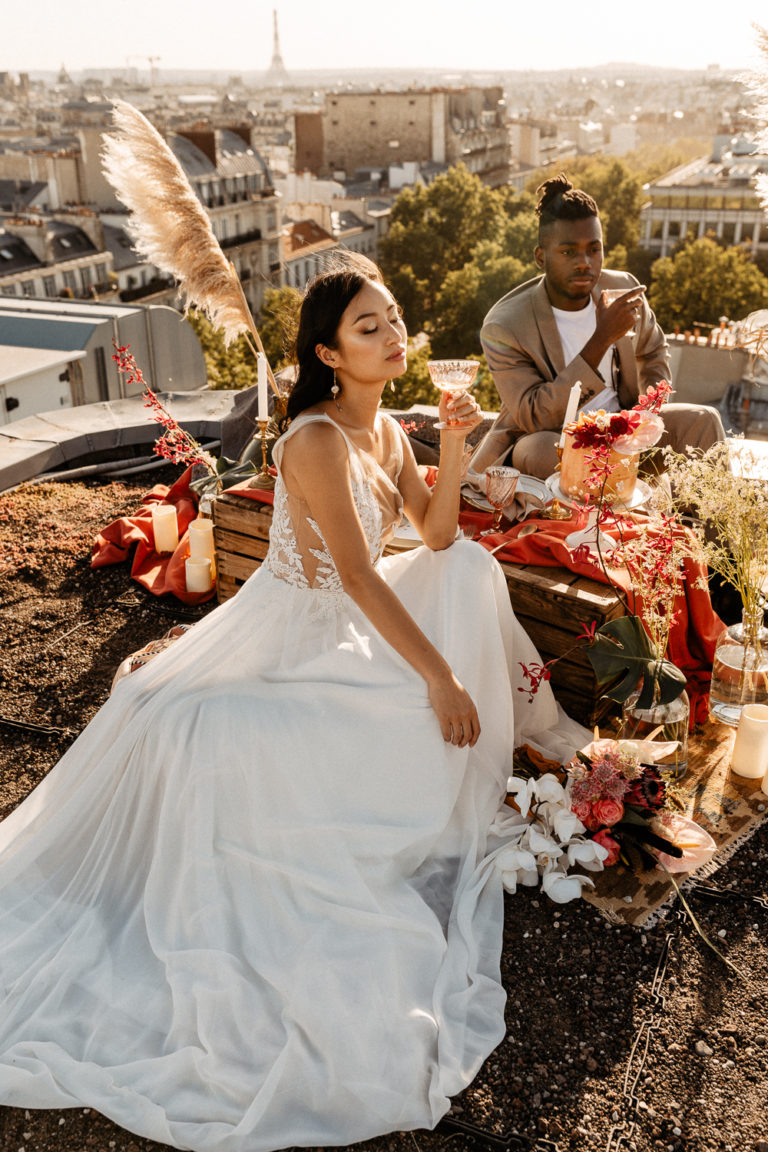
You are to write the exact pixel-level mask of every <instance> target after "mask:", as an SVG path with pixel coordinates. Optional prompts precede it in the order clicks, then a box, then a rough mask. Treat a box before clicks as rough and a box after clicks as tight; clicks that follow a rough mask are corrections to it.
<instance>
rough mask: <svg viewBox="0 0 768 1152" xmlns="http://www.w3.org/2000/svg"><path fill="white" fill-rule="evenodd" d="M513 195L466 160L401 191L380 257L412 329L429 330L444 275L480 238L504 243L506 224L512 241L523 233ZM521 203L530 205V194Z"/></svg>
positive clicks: (461, 261) (464, 260)
mask: <svg viewBox="0 0 768 1152" xmlns="http://www.w3.org/2000/svg"><path fill="white" fill-rule="evenodd" d="M515 199H516V198H515V196H514V194H511V193H510V191H509V190H505V192H504V193H502V192H499V191H497V190H495V189H492V188H488V187H486V186H485V185H484V184H483V183H482V181H481V180H480V179H479V178H478V177H477V176H474V175H472V174H471V173H470V172H468V171H467V169H466V168H465V167H464V165H463V164H460V165H458V166H457V167H455V168H451V169H449V170H448V171H447V172H444V173H442V174H441V175H440V176H438V177H437V179H436V180H434V181H433V182H432V183H431V184H430V185H429V186H428V187H426V188H425V187H424V186H423V185H421V184H417V185H415V186H414V187H413V188H406V189H404V190H403V191H402V192H401V193H400V195H399V196H398V197H397V200H396V201H395V203H394V205H393V208H392V216H391V222H390V228H389V232H388V233H387V235H386V236H385V237H384V238H383V239H382V240H381V242H380V244H379V263H380V265H381V269H382V272H383V273H384V277H385V279H386V281H387V283H388V284H389V286H390V288H391V289H392V291H393V292H394V294H395V296H396V298H397V300H398V302H399V304H400V306H401V307H402V309H403V313H404V316H405V322H406V325H407V326H408V328H409V330H410V331H411V332H418V331H421V330H422V329H425V330H427V331H429V329H430V325H431V323H432V322H433V320H434V316H435V305H436V301H437V296H438V294H439V292H440V290H441V288H442V286H443V282H444V281H445V278H446V276H447V275H448V274H449V273H450V272H454V271H456V270H457V269H459V268H463V267H464V265H465V264H466V263H468V261H470V260H471V259H472V255H473V252H474V251H475V249H476V248H477V246H478V244H480V243H482V242H483V241H495V242H500V243H501V244H502V245H504V244H505V242H506V236H507V230H508V229H509V230H510V242H511V238H512V237H514V236H516V235H519V234H520V230H521V225H520V224H519V223H517V224H516V223H515V217H516V215H517V213H516V212H515V211H514V208H513V205H514V202H515ZM523 205H524V207H525V208H528V209H529V208H530V199H529V198H528V199H526V200H524V201H523V202H522V205H521V207H522V206H523ZM508 287H509V288H512V287H514V285H513V284H510V285H509V286H508Z"/></svg>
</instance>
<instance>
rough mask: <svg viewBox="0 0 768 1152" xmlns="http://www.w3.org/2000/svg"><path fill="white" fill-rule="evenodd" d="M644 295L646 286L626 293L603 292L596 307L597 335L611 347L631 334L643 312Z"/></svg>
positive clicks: (613, 290)
mask: <svg viewBox="0 0 768 1152" xmlns="http://www.w3.org/2000/svg"><path fill="white" fill-rule="evenodd" d="M644 293H645V285H644V284H638V285H637V286H636V287H635V288H628V289H627V291H626V292H623V291H622V292H619V290H618V289H612V288H611V289H607V290H605V291H603V292H601V293H600V298H599V300H598V302H597V305H596V327H595V335H597V336H598V337H599V339H600V340H602V341H605V342H606V344H607V345H608V346H610V345H611V344H615V343H616V341H617V340H619V339H621V337H622V336H626V335H627V333H628V332H631V330H632V328H633V327H634V325H635V323H636V321H637V318H638V316H639V315H640V312H641V311H642V298H643V294H644Z"/></svg>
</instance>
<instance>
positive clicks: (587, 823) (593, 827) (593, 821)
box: [579, 805, 603, 832]
mask: <svg viewBox="0 0 768 1152" xmlns="http://www.w3.org/2000/svg"><path fill="white" fill-rule="evenodd" d="M579 819H580V820H581V817H580V816H579ZM581 822H582V824H583V825H584V827H585V828H586V829H587V831H588V832H597V830H598V828H602V827H603V821H602V820H598V818H597V816H595V813H594V811H593V809H592V806H591V805H590V808H589V815H588V816H587V817H586V818H585V819H584V820H581Z"/></svg>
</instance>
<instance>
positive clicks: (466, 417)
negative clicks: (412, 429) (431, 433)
mask: <svg viewBox="0 0 768 1152" xmlns="http://www.w3.org/2000/svg"><path fill="white" fill-rule="evenodd" d="M439 412H440V420H441V421H442V423H443V424H445V423H446V422H447V421H449V420H450V421H454V420H457V421H458V424H457V425H456V426H455V427H451V428H446V429H444V431H446V432H449V433H450V434H451V435H455V434H459V433H460V434H461V435H462V436H466V435H467V433H469V432H471V431H472V429H473V428H476V427H477V425H478V424H482V422H483V414H482V412H481V411H480V405H479V404H478V403H477V401H476V400H473V398H472V397H471V396H470V394H469V392H443V393H442V395H441V397H440V408H439Z"/></svg>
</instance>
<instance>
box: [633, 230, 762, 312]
mask: <svg viewBox="0 0 768 1152" xmlns="http://www.w3.org/2000/svg"><path fill="white" fill-rule="evenodd" d="M766 301H768V279H767V278H766V277H765V276H764V275H763V273H762V272H761V271H760V270H759V268H756V267H755V265H754V264H753V263H752V262H751V260H750V259H749V258H748V256H747V255H746V253H745V252H744V251H742V249H740V248H723V247H721V246H720V245H719V244H716V243H715V241H714V240H710V239H708V238H707V237H702V238H701V239H699V240H693V241H691V242H690V243H688V244H686V245H685V246H684V247H683V248H681V249H680V251H678V252H677V253H675V255H674V256H666V257H664V258H663V259H661V260H657V261H656V263H655V264H654V265H653V280H652V283H651V287H650V291H649V293H648V302H649V303H650V305H651V308H653V310H654V312H655V313H656V318H657V319H658V321H659V324H661V326H662V328H663V329H664V330H665V331H667V332H671V331H672V330H673V329H674V328H675V327H676V326H678V327H680V328H682V329H685V328H691V327H692V326H693V325H694V324H697V323H698V324H716V323H717V321H718V320H719V318H720V317H721V316H730V317H731V318H732V319H741V318H743V317H744V316H746V315H747V314H748V313H749V312H754V311H756V310H757V309H758V308H764V307H765V304H766Z"/></svg>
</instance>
